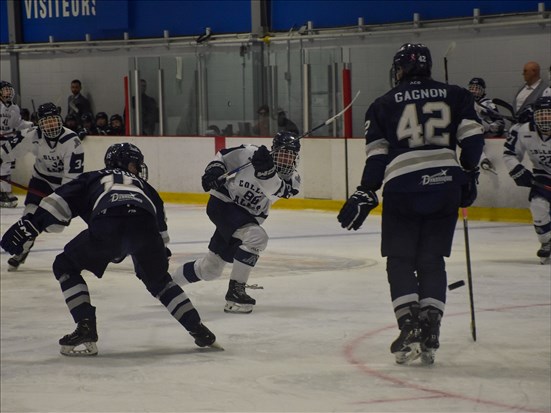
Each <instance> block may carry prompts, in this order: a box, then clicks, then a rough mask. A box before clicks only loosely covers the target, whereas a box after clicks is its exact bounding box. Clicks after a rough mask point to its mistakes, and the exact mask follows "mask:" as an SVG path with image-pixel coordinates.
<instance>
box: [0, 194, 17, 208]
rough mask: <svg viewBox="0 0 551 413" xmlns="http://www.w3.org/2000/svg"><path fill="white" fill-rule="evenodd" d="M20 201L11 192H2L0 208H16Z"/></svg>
mask: <svg viewBox="0 0 551 413" xmlns="http://www.w3.org/2000/svg"><path fill="white" fill-rule="evenodd" d="M17 202H19V200H18V199H17V197H16V196H15V195H13V194H12V193H11V192H0V207H2V208H15V207H16V206H17Z"/></svg>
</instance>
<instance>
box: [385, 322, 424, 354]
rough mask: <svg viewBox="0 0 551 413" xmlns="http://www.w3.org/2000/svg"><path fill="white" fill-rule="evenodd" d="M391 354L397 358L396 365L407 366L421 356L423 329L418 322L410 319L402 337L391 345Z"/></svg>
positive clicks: (405, 323) (405, 324)
mask: <svg viewBox="0 0 551 413" xmlns="http://www.w3.org/2000/svg"><path fill="white" fill-rule="evenodd" d="M390 352H391V353H392V354H394V357H396V363H398V364H406V363H410V362H412V361H413V360H416V359H418V358H419V356H420V355H421V329H420V328H419V323H418V322H417V321H414V320H411V319H408V320H406V321H405V322H404V325H403V326H402V328H401V330H400V335H399V336H398V338H397V339H396V340H394V342H393V343H392V344H391V345H390Z"/></svg>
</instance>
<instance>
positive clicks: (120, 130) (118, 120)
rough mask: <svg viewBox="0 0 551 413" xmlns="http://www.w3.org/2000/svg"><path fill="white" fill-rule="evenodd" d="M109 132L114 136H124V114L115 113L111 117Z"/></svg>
mask: <svg viewBox="0 0 551 413" xmlns="http://www.w3.org/2000/svg"><path fill="white" fill-rule="evenodd" d="M107 134H108V135H112V136H124V134H125V130H124V121H123V120H122V116H121V115H119V114H118V113H115V114H114V115H113V116H111V118H110V119H109V130H108V132H107Z"/></svg>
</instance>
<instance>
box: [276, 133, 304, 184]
mask: <svg viewBox="0 0 551 413" xmlns="http://www.w3.org/2000/svg"><path fill="white" fill-rule="evenodd" d="M299 152H300V139H299V138H298V136H297V135H296V134H294V133H292V132H279V133H277V134H276V135H275V136H274V139H273V141H272V157H273V158H274V164H275V166H276V170H277V173H278V175H279V176H280V178H282V179H288V178H290V177H291V175H292V174H293V172H294V170H295V168H296V166H297V162H298V153H299Z"/></svg>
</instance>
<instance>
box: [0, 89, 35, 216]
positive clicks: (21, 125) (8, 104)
mask: <svg viewBox="0 0 551 413" xmlns="http://www.w3.org/2000/svg"><path fill="white" fill-rule="evenodd" d="M32 126H33V124H32V122H27V121H25V120H23V119H21V111H20V109H19V106H17V104H16V103H15V89H14V88H13V86H12V84H11V83H9V82H6V81H4V80H2V81H0V145H3V144H5V143H8V141H11V140H18V139H21V131H22V130H24V129H28V128H31V127H32ZM12 165H13V162H8V161H6V162H4V161H2V164H1V165H0V179H1V180H0V207H2V208H15V207H16V206H17V197H16V196H14V195H13V194H12V192H11V185H10V183H9V180H10V177H11V169H12Z"/></svg>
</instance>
